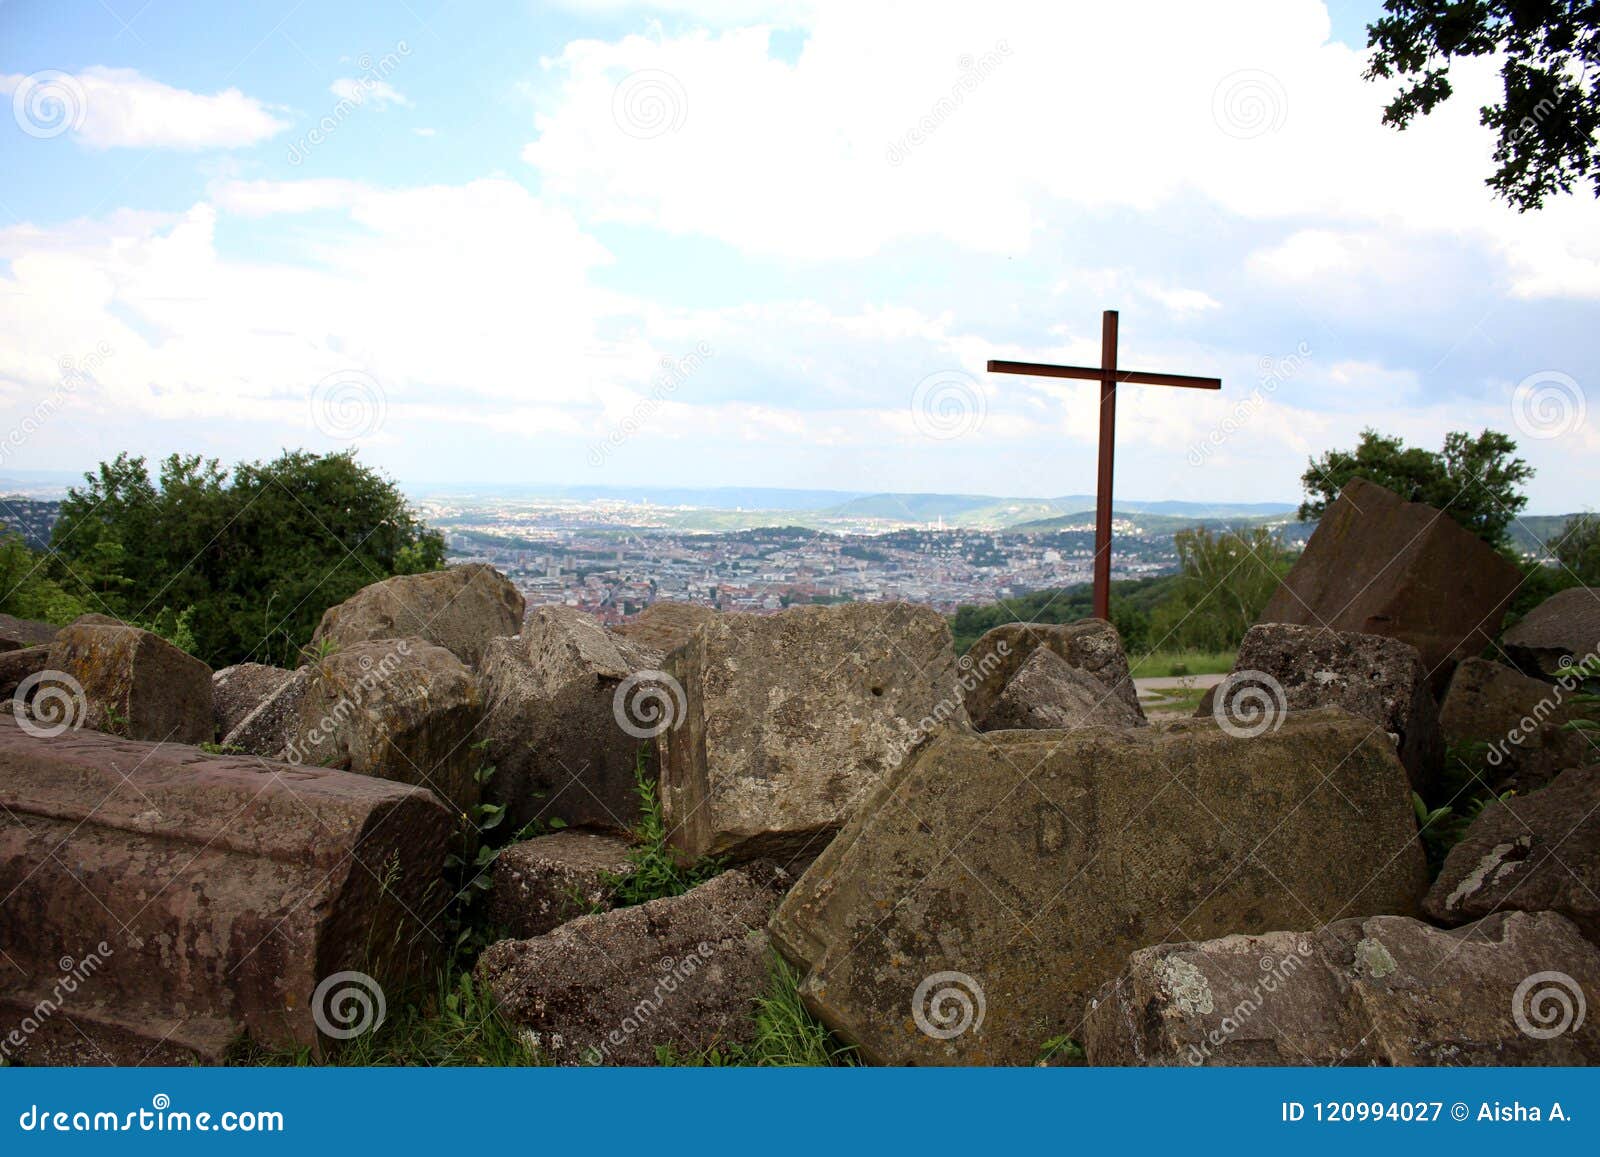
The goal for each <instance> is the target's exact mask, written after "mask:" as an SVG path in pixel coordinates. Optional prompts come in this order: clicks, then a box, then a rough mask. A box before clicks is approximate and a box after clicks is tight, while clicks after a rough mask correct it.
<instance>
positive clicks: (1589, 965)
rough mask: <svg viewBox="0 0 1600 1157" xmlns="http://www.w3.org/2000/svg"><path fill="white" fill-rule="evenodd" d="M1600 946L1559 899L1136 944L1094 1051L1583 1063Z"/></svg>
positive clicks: (1124, 1060)
mask: <svg viewBox="0 0 1600 1157" xmlns="http://www.w3.org/2000/svg"><path fill="white" fill-rule="evenodd" d="M1597 986H1600V951H1597V950H1596V949H1595V947H1594V946H1593V945H1591V944H1588V943H1586V942H1585V941H1584V939H1583V938H1582V937H1581V936H1579V935H1578V932H1577V929H1576V928H1574V927H1573V926H1572V924H1571V922H1570V921H1568V920H1566V919H1565V918H1563V917H1561V916H1559V915H1557V914H1555V913H1554V912H1539V913H1532V914H1530V913H1524V912H1513V913H1502V914H1498V915H1494V916H1490V917H1488V918H1486V919H1484V920H1482V921H1480V922H1479V923H1477V924H1473V925H1469V926H1468V927H1465V928H1459V929H1455V930H1453V931H1445V930H1442V929H1439V928H1434V927H1432V926H1431V925H1428V924H1424V923H1422V922H1421V921H1420V920H1413V919H1410V918H1408V917H1404V916H1373V917H1370V918H1368V919H1351V920H1339V921H1337V922H1335V923H1333V924H1330V925H1328V926H1326V927H1324V928H1321V929H1319V930H1318V931H1316V932H1269V933H1267V934H1266V935H1261V936H1225V937H1223V938H1221V939H1218V940H1209V941H1205V942H1202V943H1189V944H1162V945H1158V946H1156V947H1153V948H1144V949H1141V950H1140V951H1138V952H1135V953H1133V955H1132V957H1131V958H1130V959H1129V961H1128V966H1127V968H1126V970H1125V971H1124V972H1123V973H1122V975H1121V976H1119V977H1118V978H1117V979H1116V980H1115V981H1114V982H1111V983H1109V984H1107V985H1106V986H1105V987H1104V988H1103V989H1101V990H1100V992H1099V993H1098V994H1097V996H1096V998H1095V1003H1094V1007H1093V1009H1092V1010H1091V1012H1090V1014H1089V1018H1088V1021H1087V1022H1086V1024H1085V1025H1084V1032H1083V1045H1084V1051H1085V1053H1086V1054H1087V1056H1088V1060H1089V1063H1090V1064H1094V1065H1451V1066H1454V1065H1583V1064H1591V1065H1592V1064H1595V1063H1596V1062H1600V1031H1597V1029H1596V1025H1595V1023H1594V1021H1593V1019H1592V1018H1588V1017H1585V1016H1584V1015H1583V1014H1582V1009H1583V1004H1584V999H1585V998H1584V990H1587V991H1588V992H1595V991H1596V990H1597Z"/></svg>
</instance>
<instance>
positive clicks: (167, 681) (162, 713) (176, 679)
mask: <svg viewBox="0 0 1600 1157" xmlns="http://www.w3.org/2000/svg"><path fill="white" fill-rule="evenodd" d="M48 666H49V669H50V670H51V671H55V672H59V673H60V674H62V675H65V676H66V677H67V678H68V679H70V680H72V681H74V682H76V683H77V685H78V686H79V687H81V688H82V689H83V703H82V708H83V718H82V719H81V720H80V721H79V722H80V723H81V724H82V725H83V726H85V727H91V728H93V729H94V730H96V731H108V732H111V733H113V734H116V735H122V736H126V737H127V738H129V739H151V740H155V741H157V742H170V743H204V742H206V741H207V740H210V739H212V738H213V737H214V736H213V728H214V726H215V723H214V721H213V719H212V712H211V668H210V667H207V666H206V665H205V664H204V663H202V662H201V661H200V660H199V659H196V658H195V657H194V656H193V655H190V654H187V653H186V652H184V651H181V650H179V649H178V648H177V647H174V646H173V645H172V644H171V643H169V642H167V641H166V640H165V639H163V638H162V637H161V636H160V635H157V634H154V633H152V632H150V631H145V630H140V629H139V628H138V627H128V626H123V625H122V624H120V623H113V622H111V621H109V620H108V621H106V622H103V623H102V622H84V621H82V620H80V621H78V622H76V623H73V624H72V625H71V626H68V627H62V628H61V630H60V631H58V632H57V633H56V637H55V641H54V642H52V643H51V644H50V658H49V664H48Z"/></svg>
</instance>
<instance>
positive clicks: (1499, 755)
mask: <svg viewBox="0 0 1600 1157" xmlns="http://www.w3.org/2000/svg"><path fill="white" fill-rule="evenodd" d="M1578 690H1579V687H1578V684H1577V683H1576V681H1575V680H1573V679H1572V678H1570V677H1569V676H1568V675H1567V674H1565V673H1564V674H1563V675H1561V676H1560V677H1558V681H1557V682H1556V683H1554V684H1551V683H1547V682H1545V681H1544V680H1543V679H1535V678H1533V677H1532V676H1529V675H1524V674H1523V673H1522V672H1520V671H1516V670H1513V669H1512V668H1510V667H1507V666H1506V665H1504V664H1503V663H1496V662H1493V661H1492V660H1489V659H1476V658H1474V659H1467V660H1465V661H1463V662H1462V664H1461V665H1460V666H1459V667H1457V668H1456V673H1455V677H1454V678H1453V679H1451V680H1450V690H1449V691H1448V692H1447V693H1446V694H1445V697H1444V705H1443V706H1442V707H1441V708H1440V711H1439V724H1440V727H1441V729H1442V730H1443V732H1444V736H1445V738H1446V739H1447V740H1448V741H1449V742H1451V743H1455V744H1478V743H1481V744H1484V745H1485V752H1484V756H1483V761H1482V762H1483V763H1484V764H1486V765H1487V768H1488V771H1489V774H1490V775H1491V777H1492V779H1491V782H1490V783H1487V784H1482V785H1478V787H1477V789H1476V790H1481V789H1482V788H1485V787H1487V788H1492V789H1493V791H1494V793H1495V794H1499V793H1501V792H1503V791H1507V790H1512V791H1516V792H1519V793H1521V794H1523V795H1526V794H1527V793H1528V792H1530V791H1535V790H1537V789H1538V788H1541V787H1543V786H1545V785H1546V784H1547V783H1549V782H1550V781H1551V780H1552V779H1554V778H1555V777H1556V776H1557V775H1558V774H1560V773H1561V772H1562V771H1564V770H1566V769H1567V768H1569V767H1580V766H1582V765H1584V764H1586V763H1592V762H1594V761H1595V760H1596V759H1597V758H1600V750H1597V748H1596V746H1595V742H1594V740H1592V739H1589V738H1586V737H1585V736H1584V734H1583V733H1581V732H1579V731H1575V730H1573V729H1572V728H1570V727H1569V726H1568V724H1569V723H1571V722H1572V721H1573V720H1574V719H1576V718H1578V717H1579V716H1580V715H1581V714H1582V712H1581V711H1578V710H1576V709H1575V705H1574V702H1573V696H1574V695H1575V694H1576V693H1577V692H1578ZM1474 762H1477V761H1474Z"/></svg>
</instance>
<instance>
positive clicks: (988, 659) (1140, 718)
mask: <svg viewBox="0 0 1600 1157" xmlns="http://www.w3.org/2000/svg"><path fill="white" fill-rule="evenodd" d="M1041 648H1043V649H1044V650H1047V651H1050V652H1051V653H1052V654H1054V655H1056V656H1057V657H1058V658H1060V659H1061V660H1062V662H1063V663H1064V664H1065V665H1066V666H1068V667H1071V668H1072V669H1074V670H1075V671H1078V672H1081V673H1082V674H1083V675H1087V676H1089V678H1091V679H1092V680H1093V681H1094V683H1093V684H1090V683H1087V682H1085V681H1084V680H1082V679H1076V678H1075V679H1072V683H1073V684H1074V685H1075V686H1076V687H1077V688H1078V691H1077V692H1072V693H1065V697H1066V698H1067V699H1068V700H1069V701H1071V700H1075V699H1077V698H1079V696H1080V694H1083V693H1088V694H1093V691H1094V687H1095V685H1098V686H1099V693H1098V694H1095V695H1093V699H1092V702H1093V704H1094V710H1093V711H1091V712H1088V714H1089V715H1091V716H1092V717H1093V721H1094V722H1100V723H1106V724H1109V725H1112V726H1119V727H1128V726H1138V725H1139V724H1142V723H1144V722H1145V716H1144V709H1143V708H1142V707H1140V706H1139V693H1138V691H1137V690H1136V689H1135V688H1134V685H1133V679H1132V678H1131V677H1130V676H1129V673H1128V657H1127V655H1126V654H1125V653H1124V652H1123V650H1122V636H1121V635H1119V634H1117V629H1116V628H1115V627H1113V626H1112V625H1111V624H1110V623H1108V622H1106V621H1105V620H1104V619H1079V620H1078V621H1077V622H1075V623H1003V624H1001V625H1000V626H998V627H995V628H993V629H991V630H989V631H986V632H984V634H983V635H982V636H981V637H980V638H979V639H978V641H977V642H976V643H974V644H972V649H971V650H970V651H968V652H967V653H966V655H964V656H962V659H961V672H962V688H963V691H964V696H963V698H964V701H965V704H966V708H967V714H968V715H969V716H970V717H971V719H972V725H973V726H974V727H976V728H977V729H978V730H979V731H993V730H997V729H1000V728H1004V727H1017V726H1022V724H1018V723H1016V722H1014V721H1013V720H1015V719H1016V717H1017V714H1018V712H1017V707H1018V704H1019V701H1020V700H1022V699H1023V698H1025V697H1026V696H1025V695H1024V694H1023V693H1022V689H1019V691H1018V693H1014V694H1012V695H1010V696H1007V694H1006V690H1007V688H1008V687H1010V685H1011V683H1012V681H1013V680H1014V679H1016V677H1017V676H1018V674H1019V673H1020V672H1021V671H1022V669H1023V667H1025V666H1027V665H1028V663H1029V661H1030V660H1032V659H1033V655H1034V652H1036V651H1038V650H1040V649H1041ZM1047 674H1048V675H1050V676H1051V679H1050V681H1051V682H1052V683H1054V684H1055V685H1056V686H1057V687H1058V688H1059V687H1060V686H1061V685H1062V684H1063V683H1064V682H1065V681H1066V680H1067V678H1069V677H1067V676H1063V675H1061V673H1060V669H1059V666H1058V665H1056V664H1046V662H1045V661H1042V660H1041V661H1036V662H1035V663H1034V665H1033V667H1032V668H1030V674H1029V675H1028V676H1027V677H1026V679H1027V682H1028V683H1030V684H1038V683H1040V682H1041V681H1042V679H1041V677H1043V676H1046V675H1047ZM1034 693H1037V694H1046V693H1045V692H1044V691H1043V688H1041V687H1037V686H1036V687H1035V690H1034V691H1033V692H1029V694H1034ZM1046 698H1047V699H1052V700H1056V701H1057V702H1056V706H1057V710H1056V711H1054V712H1051V714H1057V713H1060V708H1062V707H1063V706H1064V704H1063V703H1062V702H1061V701H1060V700H1061V699H1062V698H1063V693H1062V692H1061V691H1059V690H1058V691H1057V692H1055V693H1054V694H1046ZM1002 700H1004V702H1002ZM1066 714H1068V715H1074V716H1077V715H1082V714H1085V712H1083V711H1082V710H1081V709H1080V710H1078V711H1067V712H1066ZM1040 725H1042V724H1040Z"/></svg>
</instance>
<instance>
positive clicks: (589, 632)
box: [479, 606, 677, 831]
mask: <svg viewBox="0 0 1600 1157" xmlns="http://www.w3.org/2000/svg"><path fill="white" fill-rule="evenodd" d="M660 662H661V653H660V652H659V651H652V650H649V649H648V648H645V647H642V646H638V645H636V644H634V643H632V642H630V641H628V640H627V639H623V638H619V637H617V636H616V635H613V634H612V633H610V632H608V631H607V630H606V629H605V628H604V627H602V626H601V625H600V623H599V622H598V621H597V620H595V619H594V618H593V617H592V616H590V615H586V614H584V613H583V612H581V611H578V610H575V609H573V608H571V607H562V606H547V607H535V608H534V609H533V610H532V611H531V612H529V614H528V618H527V621H526V622H525V623H524V624H523V628H522V634H521V635H519V636H517V637H515V638H509V639H495V640H493V641H491V643H490V644H489V647H488V649H487V651H486V653H485V655H484V659H483V663H482V666H481V667H480V668H479V670H480V673H481V676H482V680H483V689H484V701H485V704H486V711H485V717H484V726H483V734H484V736H485V738H486V739H487V740H488V744H489V755H490V757H491V759H492V762H493V763H494V766H495V773H494V777H493V778H492V779H491V780H490V781H489V783H488V784H487V785H486V790H487V792H488V795H489V798H490V799H491V800H493V801H494V802H495V803H497V804H501V805H504V807H505V809H506V813H505V815H506V818H505V824H506V826H507V827H508V828H509V829H511V830H515V829H517V828H520V827H522V826H523V825H524V824H526V823H527V822H528V821H529V820H534V819H543V820H548V819H550V818H559V819H563V820H565V821H567V822H568V823H570V824H575V825H579V826H585V827H598V828H609V829H612V830H615V831H624V830H627V829H629V828H631V827H633V826H634V824H636V823H637V822H638V819H639V799H638V796H637V794H636V792H635V790H634V769H635V765H636V763H637V761H638V760H639V759H640V757H641V752H643V756H644V758H645V759H646V761H647V765H648V774H649V775H650V777H651V778H652V779H653V778H654V774H655V773H654V761H653V756H652V753H651V752H650V751H649V750H648V746H649V739H650V737H651V736H652V735H653V734H654V733H655V731H656V730H657V729H658V727H659V721H658V720H655V719H653V718H651V717H650V712H651V711H652V710H653V709H655V708H661V709H663V710H665V711H666V712H668V714H666V715H664V716H662V717H661V718H662V719H670V718H671V712H673V711H675V710H676V709H677V705H676V703H675V701H674V700H673V698H672V696H671V695H670V694H669V693H668V692H667V690H666V688H665V687H664V686H663V684H662V683H661V682H660V681H659V678H658V676H657V674H656V673H655V670H654V669H655V668H656V667H658V666H659V665H660ZM625 725H626V726H625Z"/></svg>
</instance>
